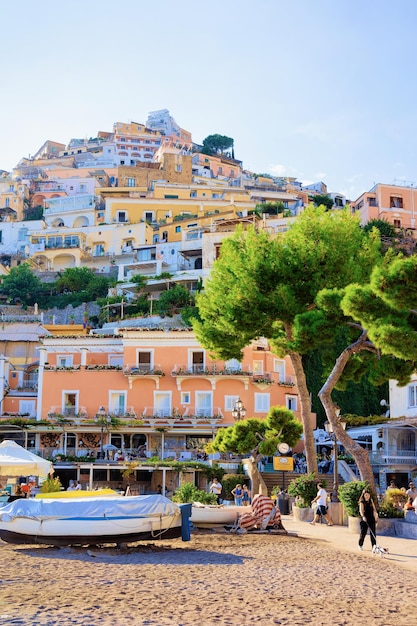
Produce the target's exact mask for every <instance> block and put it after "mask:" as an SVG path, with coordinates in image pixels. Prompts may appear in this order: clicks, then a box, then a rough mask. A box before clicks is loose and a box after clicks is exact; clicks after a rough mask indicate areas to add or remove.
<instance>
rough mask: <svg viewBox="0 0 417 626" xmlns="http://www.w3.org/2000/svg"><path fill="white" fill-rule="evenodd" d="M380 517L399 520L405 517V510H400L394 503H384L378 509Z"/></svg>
mask: <svg viewBox="0 0 417 626" xmlns="http://www.w3.org/2000/svg"><path fill="white" fill-rule="evenodd" d="M378 515H379V517H380V518H384V519H386V518H388V519H393V518H394V519H396V518H397V519H398V518H402V517H404V510H403V509H399V508H398V507H396V506H394V505H393V504H392V503H385V502H382V503H381V504H380V506H379V508H378Z"/></svg>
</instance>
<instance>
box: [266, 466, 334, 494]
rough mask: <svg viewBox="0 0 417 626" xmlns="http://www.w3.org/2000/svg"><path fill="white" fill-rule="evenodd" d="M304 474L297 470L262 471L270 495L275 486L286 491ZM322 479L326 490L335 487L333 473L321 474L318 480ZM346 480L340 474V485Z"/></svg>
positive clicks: (328, 490)
mask: <svg viewBox="0 0 417 626" xmlns="http://www.w3.org/2000/svg"><path fill="white" fill-rule="evenodd" d="M299 476H304V474H298V473H296V472H279V471H275V472H262V478H263V479H264V481H265V484H266V486H267V488H268V495H271V491H272V489H273V487H281V489H284V490H285V491H286V490H287V489H288V485H289V484H290V482H291V481H293V480H294V478H298V477H299ZM321 480H323V481H326V491H327V492H330V491H331V490H332V488H333V480H334V477H333V474H319V477H318V479H317V482H320V481H321ZM344 482H345V481H344V480H343V479H342V477H341V476H339V485H342V484H343V483H344Z"/></svg>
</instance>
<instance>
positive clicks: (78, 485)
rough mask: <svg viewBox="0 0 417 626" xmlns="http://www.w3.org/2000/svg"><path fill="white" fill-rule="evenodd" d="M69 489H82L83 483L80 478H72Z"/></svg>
mask: <svg viewBox="0 0 417 626" xmlns="http://www.w3.org/2000/svg"><path fill="white" fill-rule="evenodd" d="M67 491H81V483H80V482H79V481H78V480H70V481H69V485H68V487H67Z"/></svg>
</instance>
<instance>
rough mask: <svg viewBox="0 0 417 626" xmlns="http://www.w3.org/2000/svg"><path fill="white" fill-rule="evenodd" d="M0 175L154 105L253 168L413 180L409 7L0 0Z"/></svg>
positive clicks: (415, 16) (348, 178)
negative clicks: (218, 138) (229, 147)
mask: <svg viewBox="0 0 417 626" xmlns="http://www.w3.org/2000/svg"><path fill="white" fill-rule="evenodd" d="M1 23H2V28H1V32H2V59H3V62H2V67H1V73H0V94H1V95H0V169H4V170H8V171H9V170H11V169H12V168H13V167H14V166H15V165H16V164H17V163H18V161H19V160H20V159H21V158H22V157H24V156H28V155H30V154H34V153H35V152H36V151H37V150H38V149H39V148H40V147H41V145H42V144H43V143H44V142H45V141H46V140H47V139H50V140H53V141H58V142H61V143H64V144H67V143H68V142H69V141H70V139H72V138H75V137H77V138H84V137H86V136H87V137H94V136H96V134H97V132H98V131H99V130H107V131H111V130H112V129H113V124H114V122H130V121H135V122H139V123H145V122H146V119H147V117H148V113H149V112H150V111H154V110H157V109H168V110H169V111H170V114H171V115H172V116H173V117H174V119H175V120H176V122H177V123H178V124H179V125H180V126H181V127H182V128H184V129H186V130H188V131H190V132H191V133H192V137H193V140H194V141H195V142H197V143H201V142H202V141H203V139H204V138H205V137H207V136H208V135H211V134H215V133H219V134H221V135H227V136H228V137H232V138H233V139H234V143H235V157H236V158H237V159H240V160H241V161H243V166H244V168H245V169H248V170H250V171H252V172H256V173H264V172H268V173H271V174H277V175H282V176H293V177H296V178H297V179H298V180H299V181H301V182H302V183H303V184H310V183H312V182H318V181H323V182H325V183H326V184H327V187H328V191H329V192H338V193H343V194H344V195H345V196H347V198H349V199H352V200H354V199H356V198H357V197H358V196H359V195H360V194H361V193H363V192H365V191H368V190H369V189H371V188H372V187H373V185H374V184H376V183H388V184H393V183H394V184H417V171H416V165H417V163H416V157H417V148H416V147H415V146H414V143H413V141H414V140H413V137H416V135H417V132H416V131H417V106H416V100H417V69H416V68H417V65H416V60H417V36H416V30H417V29H416V24H417V2H415V0H397V2H393V1H392V0H349V1H347V0H256V2H255V1H254V0H209V1H208V2H205V3H203V2H198V1H194V0H175V1H174V0H172V1H171V0H153V1H150V0H147V1H143V0H117V2H116V1H114V0H72V1H71V2H68V0H38V1H37V2H33V0H14V2H13V3H12V2H7V3H4V5H3V4H2V8H1Z"/></svg>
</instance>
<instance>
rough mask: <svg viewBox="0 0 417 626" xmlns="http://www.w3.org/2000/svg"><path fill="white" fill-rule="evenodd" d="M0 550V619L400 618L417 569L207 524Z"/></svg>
mask: <svg viewBox="0 0 417 626" xmlns="http://www.w3.org/2000/svg"><path fill="white" fill-rule="evenodd" d="M310 528H311V527H310ZM314 528H315V527H314ZM329 530H330V529H329ZM332 530H333V529H332ZM314 532H316V531H314ZM320 532H322V531H321V530H320V529H319V530H318V531H317V533H320ZM0 554H1V557H2V559H1V563H2V567H1V572H0V578H1V585H0V624H2V625H3V624H7V625H12V624H13V625H16V624H25V625H27V624H30V625H35V624H36V625H40V626H52V625H55V624H57V625H58V624H59V626H70V625H74V624H76V625H80V624H82V625H84V626H98V625H100V626H110V625H111V626H124V625H129V624H138V625H145V624H146V625H152V626H153V625H157V626H180V625H181V626H195V625H198V626H211V625H216V626H226V625H231V624H233V625H234V624H239V625H246V624H248V625H249V624H253V623H260V624H262V625H268V624H283V625H291V626H298V625H300V626H301V625H302V626H304V625H305V624H313V625H314V626H330V625H332V626H339V625H340V626H341V625H352V626H353V625H355V626H356V625H358V624H362V623H363V624H366V625H368V626H390V625H391V624H392V625H394V624H395V625H396V626H400V625H403V624H408V625H409V624H410V623H413V622H414V619H415V607H416V600H417V591H416V589H417V572H415V571H410V570H407V569H406V568H403V567H399V566H398V565H396V564H395V562H390V560H389V559H380V558H373V557H371V556H370V551H369V547H368V553H367V554H365V553H359V552H358V554H356V553H353V552H352V551H350V552H349V551H345V550H343V549H340V548H337V547H334V546H333V545H329V544H328V543H327V542H326V541H324V540H323V539H320V538H317V539H314V538H308V539H306V538H300V537H297V536H291V535H276V534H275V535H271V534H249V533H248V534H246V535H236V534H229V533H226V532H223V531H222V532H220V531H217V532H213V531H210V530H207V531H196V532H194V533H193V534H192V539H191V541H190V542H187V543H183V542H182V541H181V540H180V539H174V540H166V541H161V542H159V543H149V542H141V543H136V544H131V545H130V546H129V547H128V548H126V549H123V550H117V549H116V548H113V547H110V546H108V547H105V548H90V549H87V548H61V549H59V548H52V547H41V546H14V545H10V544H5V543H2V542H1V541H0Z"/></svg>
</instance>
